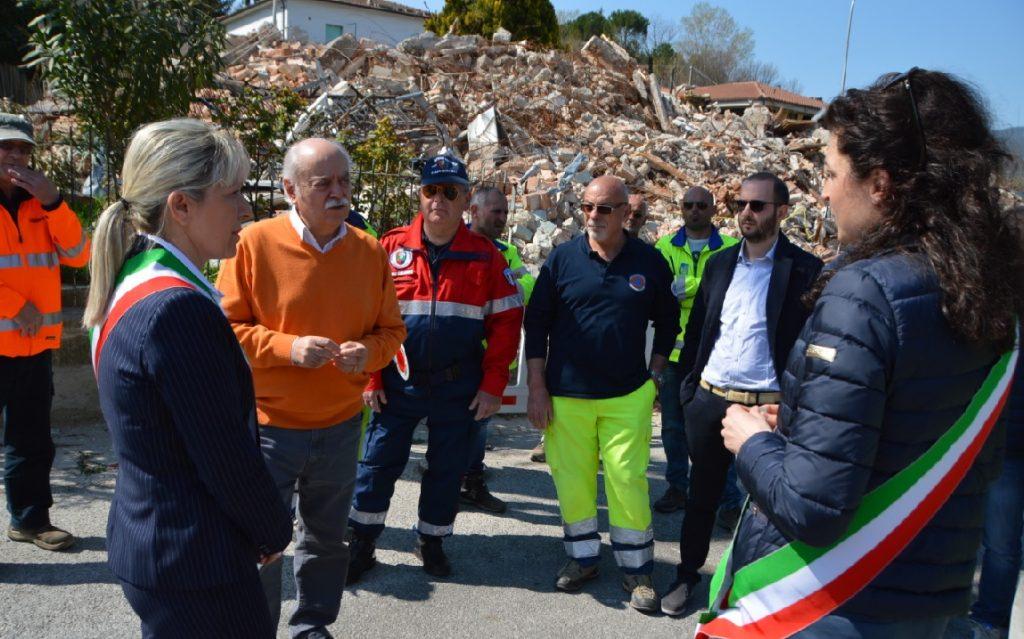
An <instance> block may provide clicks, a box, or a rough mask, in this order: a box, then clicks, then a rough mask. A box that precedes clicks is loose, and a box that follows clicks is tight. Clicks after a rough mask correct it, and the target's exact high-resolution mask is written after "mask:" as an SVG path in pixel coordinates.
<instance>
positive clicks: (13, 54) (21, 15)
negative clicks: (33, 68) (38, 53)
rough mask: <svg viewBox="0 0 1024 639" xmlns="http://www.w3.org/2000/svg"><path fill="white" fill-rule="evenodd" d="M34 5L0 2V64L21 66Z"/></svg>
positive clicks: (1, 0)
mask: <svg viewBox="0 0 1024 639" xmlns="http://www.w3.org/2000/svg"><path fill="white" fill-rule="evenodd" d="M35 4H36V3H35V2H19V1H18V0H0V16H3V18H2V19H0V63H6V64H21V60H22V58H23V57H24V56H25V52H26V51H28V31H29V29H28V23H29V22H30V21H31V20H32V18H34V17H35V15H36V13H37V11H36V8H35V6H34V5H35Z"/></svg>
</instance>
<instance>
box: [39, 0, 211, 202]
mask: <svg viewBox="0 0 1024 639" xmlns="http://www.w3.org/2000/svg"><path fill="white" fill-rule="evenodd" d="M28 3H29V0H22V5H21V6H28ZM32 4H33V5H35V6H38V7H39V10H40V11H41V13H40V15H39V16H38V17H37V18H36V19H35V20H33V21H32V23H31V24H30V25H29V26H30V27H31V28H32V32H31V35H30V44H31V46H32V50H31V51H30V52H29V54H28V56H27V57H26V59H27V60H28V61H29V62H30V64H31V65H34V66H36V67H37V68H39V69H41V70H42V71H43V73H44V77H45V78H47V79H48V80H49V81H50V82H51V84H52V86H53V87H54V88H55V89H56V90H57V91H58V92H59V93H61V94H63V95H64V96H66V97H67V98H68V100H69V101H70V102H71V103H72V105H73V106H74V108H75V112H76V115H77V117H78V118H79V120H80V121H81V122H82V123H83V124H84V125H85V127H86V128H87V130H89V131H91V132H94V133H95V134H96V136H97V138H98V140H99V141H100V142H101V143H102V145H103V150H104V152H105V154H106V159H107V166H108V167H120V166H121V163H122V161H123V159H124V150H125V147H126V146H127V143H128V139H129V138H130V137H131V134H132V132H133V131H135V129H137V128H138V127H139V126H141V125H142V124H145V123H147V122H153V121H156V120H164V119H167V118H171V117H179V116H185V115H187V114H188V110H189V104H190V103H191V101H192V98H193V96H194V95H195V93H196V90H197V89H199V88H201V87H205V86H208V85H209V84H210V83H211V82H212V80H213V76H214V73H215V72H216V71H217V70H218V69H219V68H220V65H221V60H220V51H221V48H222V47H223V45H224V26H223V25H222V24H221V23H220V22H219V21H218V20H216V19H214V18H213V17H212V15H211V12H210V4H209V2H208V1H207V0H148V1H147V2H138V1H137V0H34V1H33V2H32ZM115 187H116V183H114V181H113V180H110V179H108V190H109V191H110V192H114V190H115Z"/></svg>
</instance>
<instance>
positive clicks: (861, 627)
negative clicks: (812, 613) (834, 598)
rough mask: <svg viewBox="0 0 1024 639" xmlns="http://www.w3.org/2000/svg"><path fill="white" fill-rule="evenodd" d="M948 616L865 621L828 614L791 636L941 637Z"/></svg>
mask: <svg viewBox="0 0 1024 639" xmlns="http://www.w3.org/2000/svg"><path fill="white" fill-rule="evenodd" d="M948 624H949V617H935V618H931V619H911V620H907V621H864V620H857V619H850V618H849V617H840V616H839V615H829V616H827V617H825V618H824V619H822V620H821V621H818V622H817V623H815V624H813V625H811V626H810V627H809V628H807V629H806V630H802V631H800V632H798V633H796V634H795V635H793V636H792V639H940V638H941V637H942V635H943V634H944V633H945V632H946V626H947V625H948Z"/></svg>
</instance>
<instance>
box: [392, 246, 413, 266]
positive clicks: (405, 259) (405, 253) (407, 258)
mask: <svg viewBox="0 0 1024 639" xmlns="http://www.w3.org/2000/svg"><path fill="white" fill-rule="evenodd" d="M388 261H389V262H391V266H393V267H394V268H398V269H402V268H405V267H407V266H409V265H410V264H412V251H410V250H409V249H404V248H400V249H396V250H394V251H392V252H391V257H390V258H389V259H388Z"/></svg>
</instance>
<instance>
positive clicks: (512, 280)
mask: <svg viewBox="0 0 1024 639" xmlns="http://www.w3.org/2000/svg"><path fill="white" fill-rule="evenodd" d="M505 279H506V280H508V284H509V286H515V285H516V274H515V271H513V270H512V269H510V268H507V269H505Z"/></svg>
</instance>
